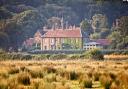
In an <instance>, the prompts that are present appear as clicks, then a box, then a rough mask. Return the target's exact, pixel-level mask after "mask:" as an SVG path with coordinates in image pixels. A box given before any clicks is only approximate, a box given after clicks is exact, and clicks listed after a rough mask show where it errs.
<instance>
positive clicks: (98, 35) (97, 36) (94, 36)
mask: <svg viewBox="0 0 128 89" xmlns="http://www.w3.org/2000/svg"><path fill="white" fill-rule="evenodd" d="M100 35H101V34H100V33H93V34H91V35H90V38H91V39H100V38H101V36H100Z"/></svg>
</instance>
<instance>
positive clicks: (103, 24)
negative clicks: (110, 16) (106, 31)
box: [91, 14, 108, 33]
mask: <svg viewBox="0 0 128 89" xmlns="http://www.w3.org/2000/svg"><path fill="white" fill-rule="evenodd" d="M91 25H92V28H93V30H94V33H95V32H100V31H101V29H102V28H107V25H108V23H107V17H106V16H105V15H102V14H95V15H94V16H93V17H92V24H91Z"/></svg>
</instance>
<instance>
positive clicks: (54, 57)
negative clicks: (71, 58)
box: [50, 54, 67, 60]
mask: <svg viewBox="0 0 128 89" xmlns="http://www.w3.org/2000/svg"><path fill="white" fill-rule="evenodd" d="M65 58H67V55H65V54H54V55H51V56H50V59H54V60H57V59H65Z"/></svg>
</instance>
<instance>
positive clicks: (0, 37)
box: [0, 32, 9, 49]
mask: <svg viewBox="0 0 128 89" xmlns="http://www.w3.org/2000/svg"><path fill="white" fill-rule="evenodd" d="M8 43H9V38H8V35H7V34H6V33H3V32H0V48H1V49H6V48H7V47H8Z"/></svg>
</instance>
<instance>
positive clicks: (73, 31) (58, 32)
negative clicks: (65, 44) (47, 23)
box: [43, 28, 82, 37]
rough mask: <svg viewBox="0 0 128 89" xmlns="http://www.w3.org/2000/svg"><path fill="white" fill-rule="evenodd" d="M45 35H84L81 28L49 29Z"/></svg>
mask: <svg viewBox="0 0 128 89" xmlns="http://www.w3.org/2000/svg"><path fill="white" fill-rule="evenodd" d="M43 37H82V34H81V30H80V28H75V29H67V30H66V29H64V30H62V29H57V30H48V31H47V32H46V33H45V34H44V35H43Z"/></svg>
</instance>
